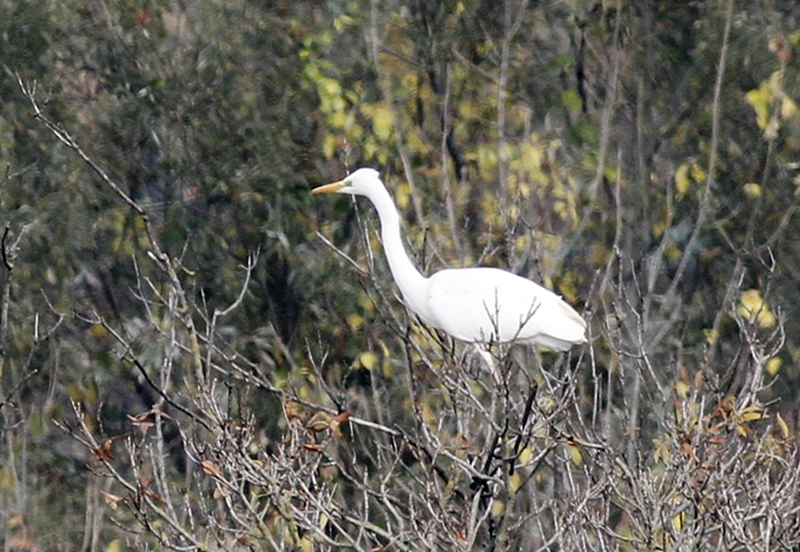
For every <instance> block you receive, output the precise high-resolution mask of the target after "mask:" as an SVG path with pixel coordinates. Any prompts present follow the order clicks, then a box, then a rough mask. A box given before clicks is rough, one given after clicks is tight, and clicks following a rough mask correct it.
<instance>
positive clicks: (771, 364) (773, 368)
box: [765, 357, 783, 376]
mask: <svg viewBox="0 0 800 552" xmlns="http://www.w3.org/2000/svg"><path fill="white" fill-rule="evenodd" d="M782 364H783V360H781V358H780V357H772V358H771V359H769V360H768V361H767V365H766V366H765V369H766V370H767V373H768V374H769V375H770V376H774V375H775V374H777V373H778V370H780V369H781V365H782Z"/></svg>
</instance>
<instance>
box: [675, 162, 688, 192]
mask: <svg viewBox="0 0 800 552" xmlns="http://www.w3.org/2000/svg"><path fill="white" fill-rule="evenodd" d="M689 184H691V179H690V178H689V164H688V163H684V164H683V165H681V166H680V167H678V170H677V171H675V189H676V190H678V195H681V196H682V195H685V194H686V192H687V191H688V190H689Z"/></svg>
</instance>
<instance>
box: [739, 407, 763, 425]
mask: <svg viewBox="0 0 800 552" xmlns="http://www.w3.org/2000/svg"><path fill="white" fill-rule="evenodd" d="M741 416H742V420H744V421H745V422H752V421H753V420H760V419H761V418H763V417H764V409H763V408H761V407H760V406H758V405H757V404H751V405H750V406H748V407H747V408H745V409H744V410H742V414H741Z"/></svg>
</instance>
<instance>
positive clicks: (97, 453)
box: [94, 439, 114, 462]
mask: <svg viewBox="0 0 800 552" xmlns="http://www.w3.org/2000/svg"><path fill="white" fill-rule="evenodd" d="M113 442H114V440H113V439H106V440H105V441H103V444H102V445H100V446H99V447H97V448H96V449H94V457H95V458H97V459H98V460H105V461H106V462H111V461H112V460H114V455H113V454H111V445H112V443H113Z"/></svg>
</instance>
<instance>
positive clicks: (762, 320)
mask: <svg viewBox="0 0 800 552" xmlns="http://www.w3.org/2000/svg"><path fill="white" fill-rule="evenodd" d="M736 312H738V313H739V315H740V316H743V317H744V318H747V319H748V320H749V321H751V322H755V323H756V324H758V327H759V328H764V329H769V328H772V327H774V326H775V324H776V323H777V319H776V318H775V315H774V314H772V311H770V310H769V306H768V305H767V303H766V302H765V301H764V299H763V298H762V297H761V292H760V291H758V290H757V289H749V290H747V291H744V292H742V296H741V298H740V299H739V306H738V307H736Z"/></svg>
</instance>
